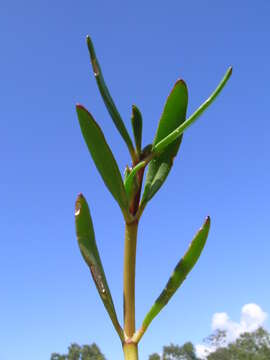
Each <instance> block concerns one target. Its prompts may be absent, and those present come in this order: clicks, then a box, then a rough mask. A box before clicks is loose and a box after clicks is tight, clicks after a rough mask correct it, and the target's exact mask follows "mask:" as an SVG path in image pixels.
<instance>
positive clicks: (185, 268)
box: [143, 217, 210, 329]
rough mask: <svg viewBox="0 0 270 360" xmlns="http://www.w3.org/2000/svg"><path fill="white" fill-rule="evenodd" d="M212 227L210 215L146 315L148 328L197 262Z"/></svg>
mask: <svg viewBox="0 0 270 360" xmlns="http://www.w3.org/2000/svg"><path fill="white" fill-rule="evenodd" d="M209 229H210V218H209V217H208V218H207V219H206V221H205V223H204V224H203V226H202V228H201V229H200V230H199V231H198V233H197V234H196V235H195V237H194V239H193V240H192V242H191V244H190V245H189V248H188V250H187V252H186V253H185V255H184V256H183V258H182V259H181V260H180V261H179V262H178V264H177V265H176V267H175V269H174V272H173V274H172V275H171V277H170V279H169V281H168V283H167V285H166V287H165V289H164V290H163V291H162V293H161V294H160V296H159V297H158V298H157V300H156V302H155V304H154V305H153V307H152V308H151V310H150V311H149V313H148V314H147V315H146V317H145V319H144V321H143V328H145V329H146V328H147V327H148V325H149V324H150V322H151V321H152V320H153V318H154V317H155V316H157V314H158V313H159V312H160V311H161V310H162V309H163V307H164V306H165V305H166V304H167V303H168V301H169V300H170V299H171V297H172V296H173V295H174V293H175V292H176V290H177V289H178V288H179V286H180V285H181V284H182V283H183V281H184V280H185V278H186V277H187V275H188V273H189V272H190V271H191V269H192V268H193V266H194V265H195V264H196V262H197V260H198V259H199V257H200V254H201V252H202V250H203V248H204V245H205V243H206V239H207V236H208V232H209Z"/></svg>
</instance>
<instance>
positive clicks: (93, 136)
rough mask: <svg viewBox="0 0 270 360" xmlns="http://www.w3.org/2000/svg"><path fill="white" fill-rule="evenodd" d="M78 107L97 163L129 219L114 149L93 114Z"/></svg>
mask: <svg viewBox="0 0 270 360" xmlns="http://www.w3.org/2000/svg"><path fill="white" fill-rule="evenodd" d="M76 108H77V114H78V118H79V123H80V127H81V131H82V134H83V137H84V140H85V142H86V144H87V147H88V149H89V151H90V154H91V156H92V158H93V160H94V162H95V165H96V167H97V169H98V171H99V173H100V175H101V176H102V179H103V181H104V183H105V184H106V186H107V188H108V189H109V191H110V192H111V194H112V195H113V197H114V198H115V200H116V201H117V202H118V204H119V206H120V208H121V209H122V212H123V214H124V217H125V219H126V220H127V219H128V218H129V213H128V198H127V195H126V191H125V187H124V184H123V181H122V177H121V174H120V171H119V168H118V165H117V163H116V161H115V158H114V156H113V154H112V151H111V149H110V148H109V146H108V144H107V142H106V140H105V137H104V135H103V132H102V131H101V129H100V127H99V126H98V124H97V123H96V122H95V120H94V118H93V117H92V115H91V114H90V113H89V112H88V111H87V110H86V109H85V108H84V107H83V106H81V105H77V107H76Z"/></svg>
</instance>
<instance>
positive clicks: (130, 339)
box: [56, 36, 232, 360]
mask: <svg viewBox="0 0 270 360" xmlns="http://www.w3.org/2000/svg"><path fill="white" fill-rule="evenodd" d="M87 46H88V50H89V54H90V59H91V63H92V67H93V71H94V75H95V78H96V82H97V85H98V88H99V91H100V93H101V96H102V98H103V101H104V103H105V105H106V107H107V110H108V112H109V114H110V115H111V117H112V120H113V122H114V124H115V126H116V128H117V130H118V131H119V133H120V135H121V137H122V138H123V140H124V142H125V143H126V145H127V147H128V150H129V153H130V155H131V161H132V165H131V167H129V166H128V167H127V168H126V171H125V176H124V181H123V179H122V176H121V173H120V170H119V167H118V164H117V162H116V160H115V157H114V155H113V153H112V151H111V149H110V147H109V145H108V144H107V142H106V140H105V137H104V134H103V132H102V130H101V129H100V127H99V125H98V124H97V123H96V121H95V120H94V118H93V116H92V115H91V114H90V112H88V111H87V110H86V109H85V108H84V107H83V106H82V105H77V115H78V119H79V124H80V128H81V132H82V135H83V137H84V140H85V142H86V145H87V147H88V150H89V152H90V154H91V156H92V158H93V161H94V163H95V165H96V168H97V170H98V171H99V173H100V175H101V177H102V179H103V181H104V183H105V185H106V186H107V188H108V189H109V191H110V192H111V194H112V196H113V197H114V199H115V200H116V202H117V203H118V205H119V206H120V208H121V210H122V213H123V216H124V220H125V225H126V230H125V255H124V258H125V259H124V326H123V328H122V327H121V326H120V324H119V322H118V320H117V315H116V312H115V308H114V305H113V300H112V297H111V293H110V290H109V287H108V284H107V281H106V276H105V273H104V270H103V266H102V263H101V259H100V256H99V253H98V249H97V245H96V241H95V235H94V230H93V224H92V220H91V215H90V211H89V208H88V205H87V203H86V200H85V199H84V197H83V196H82V195H79V196H78V199H77V202H76V220H75V221H76V232H77V237H78V243H79V247H80V251H81V253H82V256H83V258H84V260H85V261H86V263H87V265H88V267H89V269H90V271H91V274H92V277H93V280H94V282H95V285H96V288H97V290H98V293H99V295H100V297H101V299H102V301H103V304H104V306H105V308H106V309H107V312H108V314H109V316H110V318H111V320H112V323H113V325H114V327H115V330H116V331H117V333H118V335H119V337H120V340H121V342H122V345H123V351H124V354H125V358H126V360H137V358H138V355H137V354H138V349H137V344H138V342H139V341H140V339H141V337H142V336H143V334H144V332H145V331H146V329H147V327H148V326H149V324H150V323H151V321H152V320H153V318H154V317H155V316H156V315H157V314H158V313H159V312H160V311H161V309H163V307H164V306H165V305H166V304H167V303H168V301H169V300H170V299H171V297H172V296H173V295H174V294H175V292H176V290H177V289H178V288H179V287H180V286H181V284H182V283H183V281H184V279H185V278H186V276H187V275H188V273H189V272H190V271H191V269H192V268H193V266H194V265H195V263H196V262H197V260H198V258H199V256H200V254H201V252H202V250H203V247H204V245H205V242H206V239H207V236H208V232H209V227H210V218H209V217H208V218H207V220H206V222H205V224H204V225H203V227H202V229H201V230H200V231H199V232H198V233H197V235H196V236H195V238H194V239H193V241H192V243H191V245H190V247H189V249H188V251H187V252H186V254H185V255H184V256H183V258H182V259H181V260H180V261H179V263H178V264H177V266H176V267H175V269H174V272H173V274H172V276H171V277H170V279H169V281H168V283H167V285H166V287H165V289H164V290H163V291H162V293H161V294H160V296H159V297H158V299H157V300H156V302H155V303H154V305H153V307H152V308H151V309H150V311H149V313H148V314H147V315H146V317H145V319H144V321H143V324H142V326H141V328H139V329H138V330H137V331H136V329H135V263H136V262H135V260H136V243H137V229H138V223H139V220H140V217H141V215H142V213H143V211H144V208H145V206H146V204H147V202H148V201H149V200H150V199H152V197H153V196H154V195H155V194H156V193H157V191H158V190H159V189H160V188H161V186H162V185H163V184H164V182H165V180H166V179H167V176H168V174H169V172H170V170H171V168H172V166H173V161H174V158H175V157H176V155H177V153H178V150H179V147H180V144H181V141H182V137H183V132H184V131H185V130H186V129H187V128H188V127H189V126H190V125H192V124H193V123H194V122H195V121H196V120H197V119H198V118H199V116H200V115H202V113H203V112H204V111H205V110H206V109H207V108H208V107H209V105H210V104H211V103H212V102H213V101H214V100H215V99H216V97H217V95H218V94H219V93H220V92H221V90H222V89H223V87H224V86H225V84H226V83H227V81H228V79H229V77H230V75H231V72H232V69H231V68H230V69H229V70H228V71H227V73H226V74H225V76H224V78H223V79H222V80H221V82H220V84H219V85H218V87H217V88H216V90H215V91H214V92H213V93H212V95H211V96H210V97H209V98H208V99H207V100H206V101H205V102H204V103H203V104H202V105H201V106H200V107H199V108H198V109H197V110H196V111H195V112H194V113H193V114H192V115H191V116H190V117H189V118H188V119H187V120H186V111H187V104H188V90H187V86H186V84H185V82H184V81H183V80H178V81H177V82H176V83H175V85H174V87H173V89H172V91H171V93H170V94H169V96H168V99H167V101H166V103H165V107H164V110H163V113H162V115H161V118H160V121H159V124H158V127H157V132H156V135H155V137H154V140H153V144H150V145H147V146H145V147H144V148H143V149H142V127H143V121H142V115H141V113H140V111H139V109H138V108H137V107H136V106H133V108H132V117H131V124H132V130H133V135H134V140H135V148H136V149H135V148H134V145H133V143H132V140H131V137H130V135H129V133H128V131H127V129H126V126H125V124H124V122H123V120H122V118H121V116H120V114H119V112H118V110H117V108H116V105H115V103H114V101H113V99H112V96H111V94H110V92H109V90H108V87H107V85H106V83H105V80H104V77H103V74H102V71H101V67H100V65H99V62H98V59H97V56H96V53H95V49H94V46H93V43H92V41H91V39H90V37H89V36H88V37H87ZM147 166H148V170H147V175H146V180H145V187H144V191H143V194H142V196H141V192H142V191H141V190H142V184H143V178H144V173H145V168H146V167H147ZM191 345H192V344H191ZM191 345H190V344H186V345H185V346H184V347H182V348H180V349H178V348H177V349H176V348H175V349H174V351H176V353H177V354H178V355H177V356H178V358H179V359H180V358H181V359H188V360H192V359H193V357H192V356H193V355H192V352H193V348H192V346H191ZM72 351H73V353H74V355H72V354H73V353H72ZM85 351H86V350H85ZM166 351H168V349H165V350H164V352H165V356H167V359H168V360H170V359H173V357H172V356H174V355H173V354H169V353H168V354H167V355H166ZM79 353H80V355H79V356H82V355H81V350H80V349H78V348H77V347H76V346H75V345H74V346H73V348H72V349H70V356H73V358H72V359H73V360H77V359H76V356H77V357H78V354H79ZM179 354H180V355H179ZM56 355H57V354H56ZM175 356H176V355H175ZM179 356H180V357H179ZM181 356H182V357H181ZM187 356H188V357H187ZM178 358H177V359H178ZM70 359H71V358H70ZM78 359H79V358H78ZM85 359H86V357H85ZM164 359H165V358H164Z"/></svg>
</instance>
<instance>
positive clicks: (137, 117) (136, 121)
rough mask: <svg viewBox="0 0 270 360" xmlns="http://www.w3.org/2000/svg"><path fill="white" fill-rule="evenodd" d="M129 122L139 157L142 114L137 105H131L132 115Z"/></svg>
mask: <svg viewBox="0 0 270 360" xmlns="http://www.w3.org/2000/svg"><path fill="white" fill-rule="evenodd" d="M131 124H132V130H133V135H134V140H135V144H136V150H137V155H138V157H140V154H141V148H142V126H143V121H142V114H141V112H140V110H139V109H138V108H137V106H135V105H133V106H132V116H131Z"/></svg>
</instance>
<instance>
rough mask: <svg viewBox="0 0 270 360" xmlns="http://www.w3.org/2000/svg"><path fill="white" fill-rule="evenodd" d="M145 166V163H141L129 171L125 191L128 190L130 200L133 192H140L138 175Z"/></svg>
mask: <svg viewBox="0 0 270 360" xmlns="http://www.w3.org/2000/svg"><path fill="white" fill-rule="evenodd" d="M145 166H146V163H145V161H141V162H140V163H138V164H137V165H136V166H134V168H132V169H130V170H129V171H130V172H129V174H128V175H127V177H126V179H125V189H126V193H127V196H128V199H130V198H131V196H132V194H133V190H134V191H136V190H138V187H139V184H137V183H136V180H137V178H136V174H137V173H138V171H139V170H141V169H142V168H144V167H145Z"/></svg>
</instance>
